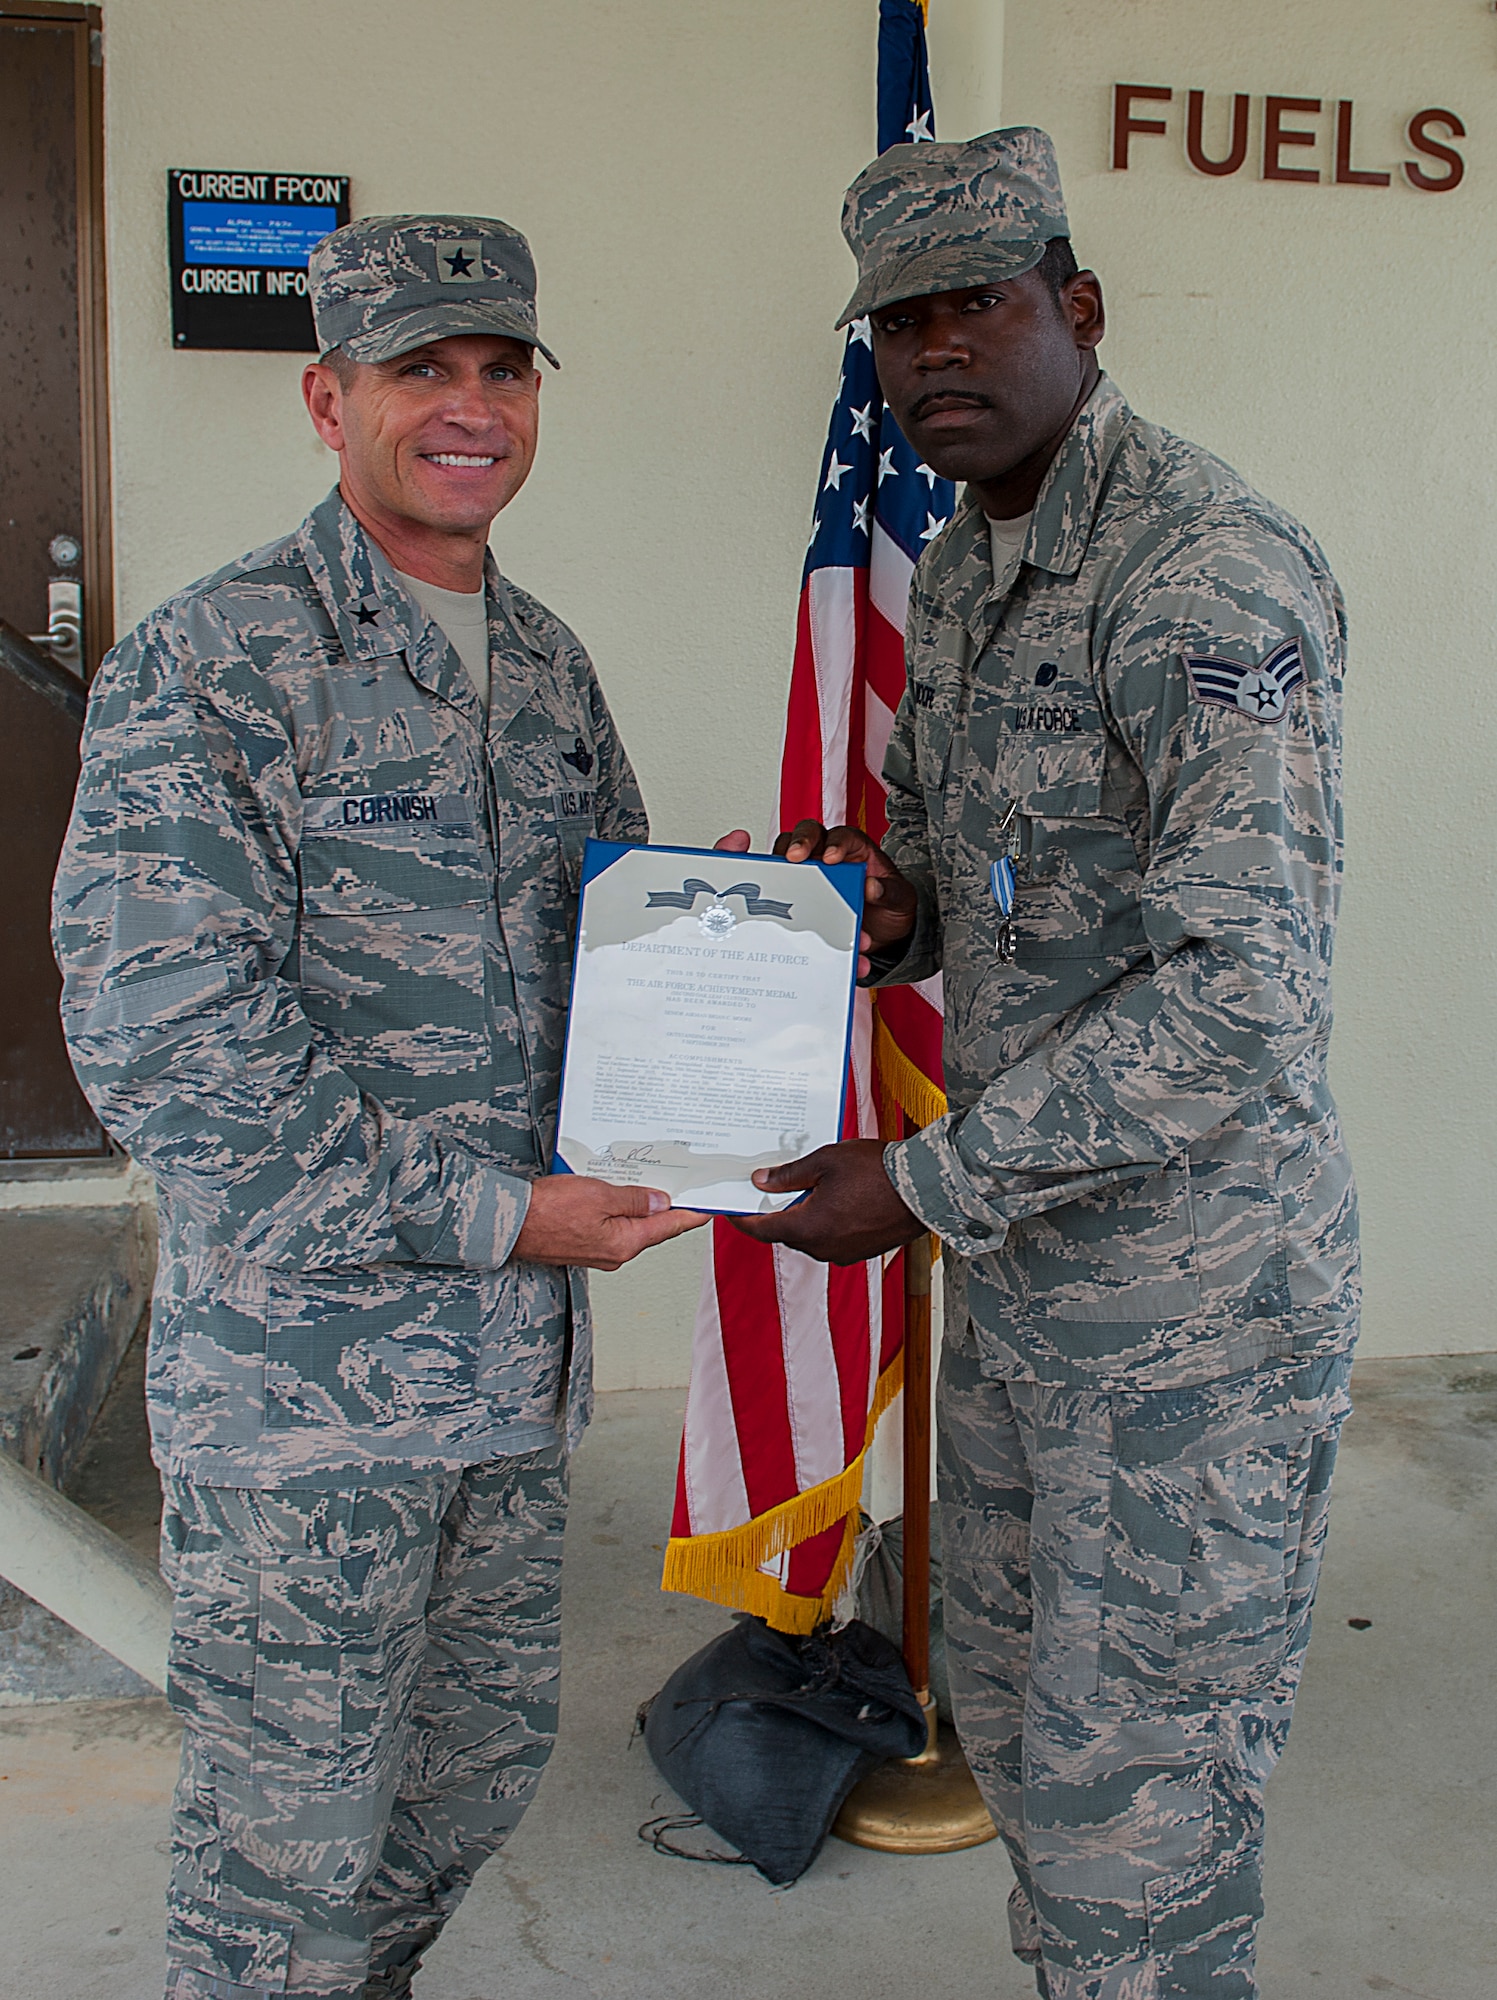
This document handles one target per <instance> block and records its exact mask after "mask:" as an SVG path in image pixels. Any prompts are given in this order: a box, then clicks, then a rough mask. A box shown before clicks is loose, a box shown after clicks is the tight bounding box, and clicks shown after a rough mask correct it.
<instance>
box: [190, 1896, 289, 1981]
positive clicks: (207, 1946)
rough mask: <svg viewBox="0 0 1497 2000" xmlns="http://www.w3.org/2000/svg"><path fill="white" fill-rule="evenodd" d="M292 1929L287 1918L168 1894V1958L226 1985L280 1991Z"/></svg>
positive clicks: (285, 1969)
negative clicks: (240, 1911)
mask: <svg viewBox="0 0 1497 2000" xmlns="http://www.w3.org/2000/svg"><path fill="white" fill-rule="evenodd" d="M291 1935H292V1926H291V1925H290V1924H289V1923H284V1924H283V1923H275V1922H272V1921H271V1920H270V1919H269V1918H267V1917H245V1916H240V1915H239V1914H238V1913H237V1912H235V1911H233V1910H223V1909H219V1908H218V1907H217V1906H216V1905H214V1904H212V1903H199V1902H194V1901H193V1900H192V1899H191V1898H190V1897H187V1896H180V1895H175V1894H173V1895H169V1896H168V1898H167V1912H166V1950H167V1956H168V1958H169V1959H171V1960H172V1961H173V1963H175V1964H178V1965H186V1966H190V1967H191V1968H192V1970H193V1971H194V1972H202V1973H206V1974H207V1976H208V1978H210V1979H221V1980H224V1981H226V1982H227V1983H228V1984H229V1985H231V1986H239V1987H248V1988H249V1989H250V1990H251V1991H254V1990H259V1991H260V1992H263V1993H284V1992H285V1990H286V1979H287V1976H288V1974H289V1972H290V1969H291Z"/></svg>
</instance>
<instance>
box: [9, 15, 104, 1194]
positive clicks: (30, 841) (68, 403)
mask: <svg viewBox="0 0 1497 2000" xmlns="http://www.w3.org/2000/svg"><path fill="white" fill-rule="evenodd" d="M101 59H102V39H101V36H100V33H99V15H98V12H97V10H96V9H92V8H85V7H68V6H48V5H46V4H41V0H38V4H36V5H33V6H27V7H22V8H18V9H16V10H15V11H14V12H11V11H9V10H7V11H5V12H4V13H3V14H0V382H3V391H0V623H3V625H4V626H6V627H8V628H9V630H8V632H6V633H0V855H3V857H4V864H3V870H0V966H3V969H0V1158H6V1159H37V1158H47V1157H51V1156H66V1155H70V1154H74V1155H76V1154H98V1153H102V1152H104V1151H106V1150H107V1142H106V1140H105V1138H104V1134H103V1133H102V1132H101V1131H100V1129H99V1126H98V1124H97V1122H96V1120H95V1119H94V1117H93V1114H92V1113H91V1112H90V1110H89V1108H88V1106H87V1104H86V1103H85V1102H84V1100H83V1096H82V1093H81V1092H80V1091H79V1089H78V1085H77V1083H76V1081H75V1079H74V1077H73V1072H72V1068H71V1066H70V1064H69V1062H68V1058H67V1051H66V1049H65V1048H64V1047H63V1041H62V1031H61V1028H60V1027H59V1025H58V1019H57V1002H58V994H59V991H60V984H61V982H60V981H59V979H58V975H57V968H56V966H55V965H54V963H53V960H52V950H51V944H50V941H49V937H48V905H49V899H50V893H51V884H52V874H53V871H54V869H55V868H56V866H57V855H58V850H59V848H60V847H61V845H62V837H63V832H64V829H65V828H66V826H67V817H68V810H69V808H70V806H71V804H72V795H73V788H74V786H75V784H76V783H77V778H78V727H79V724H78V702H77V699H76V696H77V693H78V692H79V691H80V690H79V682H78V674H79V673H80V672H82V673H87V672H89V671H91V670H92V669H93V668H94V667H95V666H97V664H98V661H99V658H100V656H101V654H102V653H103V652H104V650H105V649H106V648H107V646H108V645H109V643H110V638H111V633H110V607H111V599H112V579H111V574H110V551H109V495H108V486H107V479H108V442H107V437H108V434H107V424H106V412H105V403H104V278H103V230H102V193H101V190H102V174H101V165H102V161H101V139H102V130H103V119H102V105H103V93H102V88H101V85H102V73H101V69H100V63H101ZM54 580H56V581H57V582H59V583H60V584H62V585H64V586H73V589H72V590H71V591H70V590H69V589H68V588H64V589H63V590H62V591H61V592H53V591H52V590H51V589H50V588H49V586H51V584H52V583H53V581H54ZM77 586H81V598H82V603H81V611H82V624H83V632H82V645H81V648H80V649H77V652H76V653H75V654H70V651H69V648H68V647H67V646H66V644H60V645H59V646H58V647H57V648H56V649H55V650H54V649H53V648H51V647H49V645H48V643H47V639H46V636H45V635H47V634H48V632H49V630H50V631H52V632H53V633H54V634H58V633H59V632H60V628H59V626H58V624H57V621H56V619H55V618H54V616H53V606H52V605H51V604H50V603H49V598H51V597H54V596H55V597H56V598H57V599H58V602H59V603H60V604H61V605H62V606H64V607H66V606H67V605H68V603H69V601H70V598H71V600H72V601H76V598H77ZM28 639H29V640H30V641H31V642H32V643H31V644H30V645H29V646H28V645H27V643H26V642H27V640H28ZM70 658H72V660H73V667H72V669H71V670H70V668H69V666H68V665H67V662H68V661H69V659H70ZM59 661H60V662H62V663H63V664H61V665H59Z"/></svg>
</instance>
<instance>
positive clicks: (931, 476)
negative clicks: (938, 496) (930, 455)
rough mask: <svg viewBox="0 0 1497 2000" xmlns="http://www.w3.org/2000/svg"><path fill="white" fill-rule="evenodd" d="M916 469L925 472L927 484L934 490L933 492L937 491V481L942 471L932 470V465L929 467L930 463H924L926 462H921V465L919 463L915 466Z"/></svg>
mask: <svg viewBox="0 0 1497 2000" xmlns="http://www.w3.org/2000/svg"><path fill="white" fill-rule="evenodd" d="M915 470H916V471H917V472H919V473H923V474H924V476H925V483H926V485H927V486H928V487H929V488H930V490H931V492H932V493H934V492H935V490H936V481H937V480H938V479H939V478H940V476H941V475H940V473H939V472H932V471H931V469H930V467H929V466H928V465H924V464H921V465H917V466H916V467H915Z"/></svg>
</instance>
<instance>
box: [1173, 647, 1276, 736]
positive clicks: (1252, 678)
mask: <svg viewBox="0 0 1497 2000" xmlns="http://www.w3.org/2000/svg"><path fill="white" fill-rule="evenodd" d="M1184 657H1185V671H1186V673H1187V674H1188V675H1189V676H1190V691H1191V693H1192V694H1193V695H1194V696H1195V698H1196V700H1197V701H1209V702H1214V703H1215V704H1216V705H1217V707H1218V708H1235V709H1236V710H1237V711H1238V713H1239V714H1241V715H1250V716H1252V718H1253V720H1254V721H1255V722H1277V721H1279V719H1280V718H1281V717H1282V716H1283V715H1285V714H1286V713H1287V711H1288V708H1289V697H1290V695H1292V694H1293V693H1294V690H1295V689H1296V688H1297V687H1303V686H1304V682H1305V663H1304V661H1303V660H1302V659H1301V657H1300V649H1299V640H1298V639H1289V640H1287V641H1286V642H1285V643H1284V644H1283V645H1282V646H1280V647H1279V649H1278V651H1277V652H1274V653H1270V654H1269V656H1268V658H1267V659H1266V660H1265V661H1264V662H1263V664H1262V666H1261V667H1244V666H1240V665H1239V664H1238V663H1237V661H1235V660H1201V659H1195V658H1193V657H1192V656H1191V655H1190V654H1189V653H1187V654H1186V655H1185V656H1184Z"/></svg>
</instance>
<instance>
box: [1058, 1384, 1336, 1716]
mask: <svg viewBox="0 0 1497 2000" xmlns="http://www.w3.org/2000/svg"><path fill="white" fill-rule="evenodd" d="M1191 1393H1192V1392H1182V1394H1181V1398H1180V1401H1181V1403H1183V1402H1184V1401H1185V1400H1186V1399H1187V1397H1188V1396H1189V1395H1190V1394H1191ZM1193 1393H1194V1395H1195V1396H1196V1397H1197V1398H1199V1399H1201V1400H1202V1401H1204V1400H1207V1399H1209V1398H1210V1397H1211V1396H1212V1395H1213V1394H1214V1393H1219V1392H1217V1391H1213V1390H1212V1389H1210V1388H1207V1389H1204V1390H1201V1391H1197V1392H1193ZM1145 1400H1152V1399H1145ZM1341 1400H1342V1403H1344V1402H1345V1396H1344V1391H1343V1392H1342V1398H1341ZM1341 1414H1342V1411H1341V1410H1340V1409H1337V1410H1335V1411H1333V1412H1331V1413H1330V1415H1331V1420H1330V1422H1329V1423H1327V1422H1326V1413H1325V1411H1324V1410H1321V1411H1313V1412H1312V1411H1310V1410H1307V1409H1306V1408H1305V1407H1304V1405H1299V1406H1297V1407H1291V1408H1288V1409H1282V1410H1280V1411H1277V1412H1265V1413H1263V1414H1262V1415H1258V1414H1256V1413H1255V1412H1253V1411H1252V1409H1251V1407H1250V1406H1249V1407H1247V1408H1244V1409H1241V1410H1239V1411H1236V1412H1234V1413H1233V1414H1232V1415H1231V1417H1230V1418H1229V1419H1228V1420H1226V1421H1224V1422H1218V1423H1216V1424H1213V1423H1212V1422H1211V1420H1210V1418H1209V1416H1208V1417H1206V1418H1204V1419H1203V1420H1202V1422H1201V1423H1200V1424H1199V1426H1197V1427H1196V1428H1197V1435H1196V1437H1195V1438H1194V1439H1193V1440H1192V1442H1191V1443H1190V1444H1189V1445H1187V1446H1186V1447H1185V1448H1184V1449H1182V1448H1181V1446H1180V1443H1179V1438H1178V1430H1179V1428H1180V1427H1178V1426H1176V1427H1171V1426H1168V1425H1147V1424H1141V1425H1139V1426H1138V1427H1137V1428H1130V1427H1129V1426H1128V1425H1127V1424H1126V1423H1124V1424H1122V1425H1120V1427H1119V1429H1118V1432H1117V1438H1116V1458H1115V1462H1114V1466H1113V1475H1112V1495H1111V1511H1110V1519H1109V1522H1108V1531H1107V1556H1106V1564H1105V1569H1104V1574H1103V1583H1102V1609H1101V1636H1100V1645H1099V1654H1098V1683H1099V1691H1100V1693H1101V1695H1102V1697H1103V1699H1104V1700H1108V1701H1119V1702H1123V1703H1125V1704H1127V1703H1130V1702H1141V1703H1143V1704H1145V1705H1148V1704H1152V1703H1155V1702H1158V1701H1160V1700H1161V1699H1163V1700H1166V1701H1174V1700H1179V1701H1182V1702H1197V1701H1201V1700H1213V1699H1233V1698H1235V1697H1238V1696H1242V1695H1247V1694H1251V1693H1254V1692H1256V1691H1257V1690H1259V1689H1261V1688H1263V1687H1265V1686H1267V1685H1268V1684H1269V1683H1270V1682H1271V1681H1272V1680H1273V1679H1274V1678H1275V1677H1276V1676H1277V1675H1278V1674H1279V1673H1280V1672H1281V1671H1282V1669H1283V1667H1284V1665H1285V1663H1286V1662H1287V1661H1288V1660H1289V1659H1290V1658H1291V1657H1292V1656H1293V1655H1294V1653H1295V1651H1296V1650H1297V1648H1298V1647H1299V1646H1300V1645H1301V1644H1302V1642H1303V1639H1304V1636H1305V1626H1306V1622H1307V1620H1308V1617H1309V1610H1310V1605H1311V1602H1312V1601H1313V1598H1314V1592H1315V1583H1316V1579H1317V1576H1318V1572H1319V1566H1320V1555H1321V1549H1322V1546H1323V1543H1324V1535H1325V1517H1326V1507H1327V1504H1328V1498H1329V1488H1330V1475H1331V1467H1332V1466H1333V1464H1334V1462H1335V1454H1336V1436H1337V1431H1338V1429H1339V1423H1340V1416H1341ZM1248 1438H1251V1439H1253V1442H1251V1443H1249V1442H1247V1441H1246V1440H1247V1439H1248Z"/></svg>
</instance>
